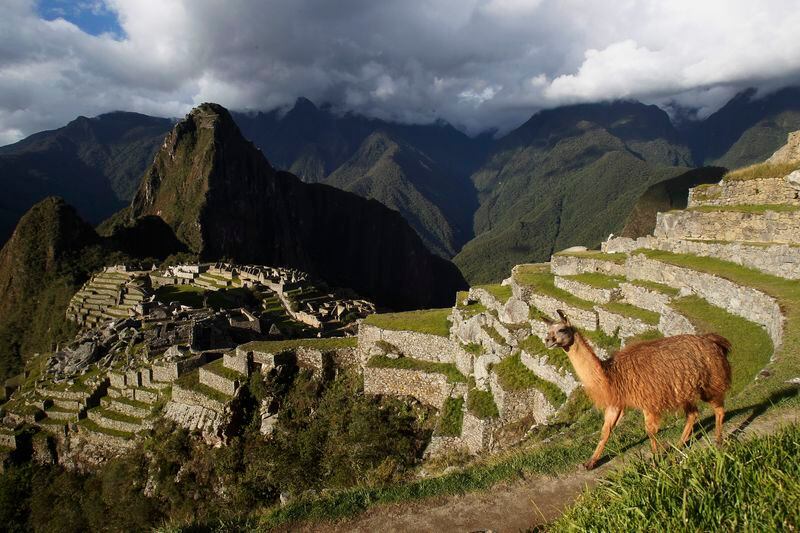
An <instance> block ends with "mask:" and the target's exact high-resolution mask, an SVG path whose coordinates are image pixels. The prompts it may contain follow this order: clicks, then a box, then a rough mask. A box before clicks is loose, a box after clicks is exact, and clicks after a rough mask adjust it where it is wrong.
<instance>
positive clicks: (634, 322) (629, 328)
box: [570, 307, 658, 339]
mask: <svg viewBox="0 0 800 533" xmlns="http://www.w3.org/2000/svg"><path fill="white" fill-rule="evenodd" d="M595 310H596V311H597V322H598V324H599V325H600V329H601V330H603V332H604V333H606V334H607V335H614V334H617V335H619V336H620V337H621V338H623V339H624V338H625V337H633V336H634V335H640V334H642V333H644V332H646V331H650V330H653V329H657V327H658V326H657V325H655V324H648V323H646V322H643V321H641V320H639V319H638V318H632V317H629V316H624V315H618V314H617V313H612V312H610V311H606V310H605V309H603V308H602V307H596V308H595ZM570 319H571V317H570Z"/></svg>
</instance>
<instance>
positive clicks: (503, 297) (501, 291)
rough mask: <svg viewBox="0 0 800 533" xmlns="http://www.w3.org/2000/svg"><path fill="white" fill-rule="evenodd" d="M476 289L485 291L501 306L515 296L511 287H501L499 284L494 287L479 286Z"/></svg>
mask: <svg viewBox="0 0 800 533" xmlns="http://www.w3.org/2000/svg"><path fill="white" fill-rule="evenodd" d="M475 288H476V289H483V290H485V291H486V292H488V293H489V294H491V295H492V296H494V297H495V299H496V300H497V301H498V302H500V303H501V304H504V303H506V302H507V301H508V299H509V298H511V296H513V293H512V291H511V286H509V285H500V284H499V283H495V284H493V285H477V286H476V287H475Z"/></svg>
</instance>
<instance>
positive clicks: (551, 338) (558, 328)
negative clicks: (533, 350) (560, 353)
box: [544, 309, 575, 350]
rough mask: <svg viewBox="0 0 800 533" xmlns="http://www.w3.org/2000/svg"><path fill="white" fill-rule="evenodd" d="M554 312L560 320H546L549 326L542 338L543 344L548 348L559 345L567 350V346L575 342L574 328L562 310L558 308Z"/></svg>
mask: <svg viewBox="0 0 800 533" xmlns="http://www.w3.org/2000/svg"><path fill="white" fill-rule="evenodd" d="M556 312H557V313H558V316H559V317H561V320H560V321H558V322H552V321H549V320H548V321H547V323H548V325H549V326H550V327H549V328H548V329H547V336H546V337H545V339H544V341H545V345H546V346H547V347H548V348H556V347H560V348H563V349H565V350H569V347H570V346H572V343H573V342H575V328H573V327H572V324H571V323H570V321H569V318H567V315H566V314H564V311H562V310H561V309H558V310H556Z"/></svg>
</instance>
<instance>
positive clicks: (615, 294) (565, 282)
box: [553, 276, 622, 304]
mask: <svg viewBox="0 0 800 533" xmlns="http://www.w3.org/2000/svg"><path fill="white" fill-rule="evenodd" d="M553 282H554V284H555V286H556V287H558V288H559V289H562V290H565V291H567V292H568V293H570V294H572V295H573V296H577V297H578V298H582V299H584V300H589V301H590V302H596V303H599V304H606V303H608V302H611V301H615V300H619V299H620V298H621V297H622V294H621V292H620V289H618V288H616V289H603V288H600V287H593V286H591V285H587V284H586V283H580V282H578V281H575V280H572V279H567V278H562V277H560V276H556V277H555V278H554V279H553Z"/></svg>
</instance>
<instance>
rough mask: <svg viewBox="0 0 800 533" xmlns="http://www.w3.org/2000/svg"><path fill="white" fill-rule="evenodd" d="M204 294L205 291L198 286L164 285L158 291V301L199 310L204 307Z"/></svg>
mask: <svg viewBox="0 0 800 533" xmlns="http://www.w3.org/2000/svg"><path fill="white" fill-rule="evenodd" d="M203 293H205V289H203V288H202V287H198V286H197V285H164V286H162V287H159V288H158V289H156V299H157V300H159V301H161V302H165V303H169V302H178V303H180V304H183V305H186V306H189V307H195V308H197V307H202V306H203Z"/></svg>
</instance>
